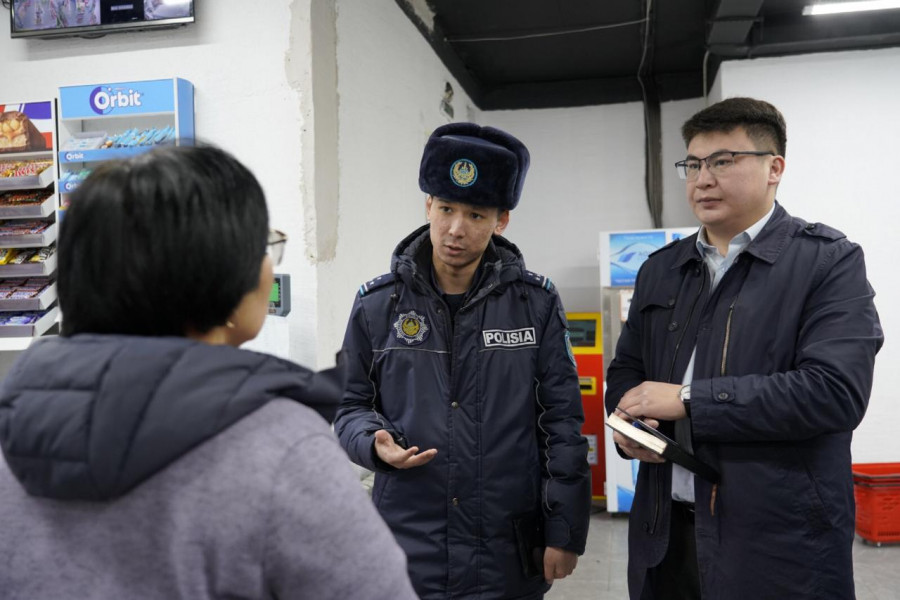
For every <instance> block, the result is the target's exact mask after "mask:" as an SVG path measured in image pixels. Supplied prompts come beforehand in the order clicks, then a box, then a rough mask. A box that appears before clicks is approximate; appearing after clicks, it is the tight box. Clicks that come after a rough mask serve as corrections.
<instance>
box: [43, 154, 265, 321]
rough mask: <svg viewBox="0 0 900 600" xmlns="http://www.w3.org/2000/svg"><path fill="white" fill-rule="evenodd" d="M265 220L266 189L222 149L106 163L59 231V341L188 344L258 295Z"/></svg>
mask: <svg viewBox="0 0 900 600" xmlns="http://www.w3.org/2000/svg"><path fill="white" fill-rule="evenodd" d="M268 222H269V217H268V212H267V209H266V200H265V195H264V194H263V191H262V188H261V187H260V185H259V182H258V181H257V180H256V178H255V177H254V176H253V174H252V173H251V172H250V171H249V170H248V169H247V168H246V167H245V166H244V165H242V164H241V163H240V162H238V161H237V159H235V158H234V157H233V156H231V155H230V154H228V153H227V152H225V151H223V150H220V149H218V148H214V147H210V146H181V147H167V148H161V149H156V150H153V151H151V152H148V153H147V154H143V155H141V156H138V157H135V158H131V159H128V160H120V161H111V162H109V163H104V164H103V165H102V166H100V167H99V168H97V169H96V170H95V171H94V172H93V173H92V174H91V175H90V176H89V177H88V178H87V179H86V180H85V181H84V183H83V184H82V185H81V186H79V188H78V189H77V190H76V191H75V193H74V194H73V196H72V199H71V203H70V205H69V207H68V209H67V210H66V211H65V216H64V217H63V219H62V222H61V224H60V235H59V242H58V245H59V247H58V254H59V273H58V290H59V305H60V310H61V311H62V326H61V334H62V335H64V336H66V335H75V334H79V333H100V334H125V335H142V336H184V335H186V334H188V333H189V332H197V333H206V332H207V331H209V330H210V329H211V328H212V327H214V326H217V325H223V324H225V323H226V321H227V320H228V318H229V316H230V315H231V314H232V312H233V311H234V310H235V308H237V306H238V304H239V303H240V301H241V299H242V298H243V297H244V295H246V294H247V293H248V292H249V291H251V290H253V289H255V288H256V287H257V286H258V285H259V273H260V267H261V264H262V260H263V257H264V256H265V252H266V241H267V236H268V228H269V223H268Z"/></svg>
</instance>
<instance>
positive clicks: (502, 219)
mask: <svg viewBox="0 0 900 600" xmlns="http://www.w3.org/2000/svg"><path fill="white" fill-rule="evenodd" d="M507 225H509V211H508V210H501V211H500V215H499V216H498V217H497V226H496V227H494V233H495V234H496V235H502V234H503V232H504V231H506V226H507Z"/></svg>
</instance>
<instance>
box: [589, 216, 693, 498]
mask: <svg viewBox="0 0 900 600" xmlns="http://www.w3.org/2000/svg"><path fill="white" fill-rule="evenodd" d="M695 231H697V228H696V227H681V228H674V229H645V230H638V231H604V232H601V233H600V247H599V251H598V254H597V256H598V258H599V260H600V287H601V296H600V307H601V314H602V316H603V319H602V323H603V347H604V354H605V356H606V364H607V366H608V365H609V363H610V362H611V361H612V359H613V358H615V354H616V342H618V340H619V334H620V333H621V331H622V326H623V325H624V324H625V321H626V320H627V318H628V309H629V307H630V306H631V297H632V295H633V293H634V283H635V280H636V278H637V273H638V270H639V269H640V267H641V265H642V264H643V263H644V261H645V260H647V257H648V256H650V254H652V253H653V252H655V251H656V250H658V249H660V248H662V247H663V246H665V245H666V244H669V243H671V242H673V241H675V240H677V239H680V238H682V237H687V236H689V235H691V234H693V233H694V232H695ZM604 374H605V371H604ZM602 406H603V405H602V396H601V407H602ZM603 411H604V412H603V423H604V424H605V422H606V409H605V407H603ZM601 429H602V430H603V440H604V441H603V447H604V454H605V457H606V470H605V471H606V486H605V487H606V510H607V511H608V512H611V513H617V512H629V511H630V510H631V503H632V500H634V485H635V482H636V481H637V472H638V467H639V465H640V462H639V461H637V460H629V459H625V458H622V457H621V456H620V455H619V453H618V451H617V450H616V447H615V444H614V443H613V440H612V431H611V430H610V429H609V428H608V427H602V428H601Z"/></svg>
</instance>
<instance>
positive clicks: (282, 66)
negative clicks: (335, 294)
mask: <svg viewBox="0 0 900 600" xmlns="http://www.w3.org/2000/svg"><path fill="white" fill-rule="evenodd" d="M200 4H202V6H199V7H198V11H197V13H198V16H197V22H196V23H194V24H193V25H190V26H187V27H185V28H182V29H179V30H176V31H164V32H163V31H157V32H149V31H148V32H140V33H125V34H116V35H110V36H107V37H104V38H100V39H79V38H71V39H60V40H32V39H28V40H23V39H17V40H13V39H10V37H9V19H7V18H0V57H2V63H3V78H2V79H0V101H3V102H14V101H20V100H41V99H45V98H55V97H56V96H57V95H58V93H57V88H58V87H59V86H63V85H80V84H90V83H102V82H116V81H133V80H142V79H157V78H169V77H183V78H185V79H187V80H188V81H191V82H192V83H193V84H194V86H195V118H196V131H197V134H198V136H199V137H201V138H202V139H205V140H206V141H209V142H213V143H215V144H217V145H220V146H222V147H223V148H225V149H227V150H229V151H230V152H232V153H234V154H235V155H236V156H237V157H238V158H239V159H240V160H241V161H243V162H244V163H246V164H247V165H248V166H249V167H250V169H251V170H252V171H253V172H254V173H255V174H256V176H257V177H258V178H259V180H260V182H261V183H262V186H263V188H264V189H265V191H266V195H267V197H268V199H269V209H270V213H271V219H272V223H273V225H275V226H277V227H279V228H280V229H282V230H284V231H285V232H287V233H288V235H289V236H290V238H291V241H290V243H289V246H288V249H287V255H286V257H285V262H284V263H283V266H282V268H281V269H279V270H280V271H285V272H290V273H291V274H292V283H293V288H292V289H293V298H292V299H293V306H294V311H293V313H292V314H291V315H290V316H289V317H287V318H286V320H280V321H279V320H276V319H275V318H270V319H269V322H268V323H267V325H266V328H265V329H264V331H263V335H262V336H261V338H260V341H259V342H258V343H257V347H261V348H264V349H269V350H271V351H273V352H276V353H278V354H282V355H286V354H290V356H292V357H293V358H294V360H297V361H299V362H301V363H305V364H311V363H313V362H314V354H315V326H314V324H315V286H316V272H315V268H314V266H313V265H312V264H311V263H310V262H309V261H308V260H307V259H306V258H305V256H304V252H303V248H304V245H305V242H304V229H303V218H304V214H303V198H302V185H301V184H302V169H301V147H300V145H301V142H300V135H299V132H300V131H301V129H302V127H303V125H304V124H303V121H302V118H301V110H300V107H301V101H302V96H303V77H302V76H292V77H291V78H290V79H289V78H288V75H287V72H286V71H287V70H288V69H291V70H292V72H295V71H296V65H297V64H298V63H299V64H300V65H301V66H300V71H301V72H302V71H303V69H304V68H305V69H306V70H307V71H308V70H309V39H308V26H309V24H308V14H309V12H310V11H309V5H310V0H293V1H291V0H266V3H265V4H266V8H265V10H258V11H253V10H247V3H246V2H245V1H244V0H216V2H215V3H213V2H201V3H200ZM6 10H7V9H3V16H4V17H5V15H6ZM292 11H293V12H292ZM292 16H293V17H295V18H297V19H301V20H302V19H304V18H305V19H306V26H307V31H306V32H304V30H303V27H302V26H301V27H299V28H295V29H294V30H292V29H291V27H290V26H291V23H292ZM302 23H303V21H301V25H302ZM288 59H290V61H288ZM286 61H287V62H286ZM304 64H305V67H304V66H303V65H304Z"/></svg>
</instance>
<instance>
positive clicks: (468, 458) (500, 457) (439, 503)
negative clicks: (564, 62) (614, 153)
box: [335, 123, 591, 600]
mask: <svg viewBox="0 0 900 600" xmlns="http://www.w3.org/2000/svg"><path fill="white" fill-rule="evenodd" d="M528 166H529V153H528V150H527V148H526V147H525V145H524V144H522V142H520V141H519V140H518V139H516V138H515V137H513V136H511V135H509V134H508V133H506V132H504V131H500V130H498V129H494V128H492V127H480V126H478V125H475V124H473V123H450V124H448V125H444V126H442V127H439V128H438V129H436V130H435V131H434V133H432V135H431V137H430V138H429V140H428V142H427V144H426V146H425V151H424V153H423V156H422V161H421V165H420V168H419V187H420V188H421V189H422V191H423V192H425V193H426V194H427V197H426V199H425V214H426V216H427V219H428V221H429V223H428V224H425V225H423V226H422V227H419V228H418V229H416V230H415V231H413V232H412V233H410V234H409V235H408V236H407V237H406V239H404V240H403V241H401V242H400V244H399V245H398V246H397V249H396V250H395V251H394V255H393V258H392V260H391V272H390V273H388V274H387V275H383V276H381V277H378V278H376V279H373V280H372V281H369V282H367V283H365V284H364V285H363V286H361V288H360V290H359V293H358V294H357V296H356V299H355V302H354V304H353V311H352V313H351V317H350V323H349V324H348V326H347V333H346V336H345V338H344V351H345V357H346V368H347V371H348V385H347V389H346V391H345V393H344V398H343V400H342V403H341V407H340V409H339V410H338V415H337V418H336V419H335V431H336V432H337V434H338V436H339V438H340V441H341V445H343V447H344V449H345V450H346V451H347V454H348V455H349V456H350V458H351V459H352V460H353V461H354V462H355V463H357V464H359V465H361V466H363V467H366V468H368V469H369V470H372V471H375V485H374V489H373V492H372V499H373V501H374V502H375V505H376V506H377V507H378V510H379V512H380V513H381V515H382V517H384V520H385V521H386V522H387V524H388V526H389V527H390V528H391V530H392V531H393V532H394V535H395V536H396V538H397V541H398V542H399V543H400V546H401V547H402V548H403V549H404V550H405V551H406V555H407V560H408V565H409V574H410V578H411V579H412V582H413V587H414V588H415V590H416V593H418V594H419V596H420V597H421V598H423V599H424V600H431V599H435V600H436V599H442V600H443V599H446V598H485V599H487V598H519V599H520V600H537V599H539V598H542V597H543V595H544V592H545V591H546V590H547V589H549V587H550V584H551V583H552V582H553V581H554V580H556V579H562V578H563V577H566V576H568V575H569V574H570V573H571V572H572V571H573V569H574V568H575V566H576V563H577V561H578V555H579V554H582V553H583V552H584V547H585V542H586V538H587V529H588V520H589V511H590V502H591V493H590V471H589V469H588V463H587V442H586V440H585V438H583V437H582V435H581V425H582V422H583V414H582V407H581V392H580V389H579V385H578V375H577V372H576V370H575V359H574V356H573V355H572V353H571V347H570V345H569V341H568V340H569V338H568V331H567V324H566V317H565V312H564V311H563V308H562V304H561V302H560V300H559V296H558V294H557V292H556V290H555V288H554V287H553V285H552V284H551V283H550V281H549V279H547V278H546V277H543V276H540V275H537V274H535V273H532V272H530V271H527V270H525V261H524V259H523V258H522V254H521V253H520V252H519V250H518V248H516V246H515V245H514V244H512V243H511V242H509V241H508V240H507V239H506V238H504V237H502V236H501V235H500V234H502V233H503V231H504V230H505V229H506V226H507V224H508V223H509V218H510V211H511V210H512V209H513V208H515V207H516V205H517V204H518V202H519V196H520V194H521V192H522V186H523V184H524V182H525V174H526V172H527V171H528Z"/></svg>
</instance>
